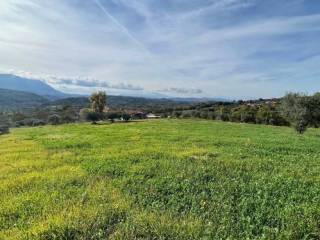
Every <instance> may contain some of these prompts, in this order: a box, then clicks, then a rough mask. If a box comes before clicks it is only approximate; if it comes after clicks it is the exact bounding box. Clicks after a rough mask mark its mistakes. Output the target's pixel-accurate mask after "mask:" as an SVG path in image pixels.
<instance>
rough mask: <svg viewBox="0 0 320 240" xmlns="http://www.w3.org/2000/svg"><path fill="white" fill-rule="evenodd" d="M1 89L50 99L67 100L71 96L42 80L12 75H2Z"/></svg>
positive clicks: (0, 79)
mask: <svg viewBox="0 0 320 240" xmlns="http://www.w3.org/2000/svg"><path fill="white" fill-rule="evenodd" d="M0 88H2V89H8V90H15V91H24V92H30V93H34V94H37V95H40V96H45V97H47V98H49V99H52V98H53V99H57V98H65V97H68V96H69V95H68V94H66V93H63V92H60V91H58V90H56V89H54V88H53V87H51V86H49V85H48V84H46V83H44V82H42V81H40V80H33V79H27V78H22V77H18V76H15V75H12V74H0Z"/></svg>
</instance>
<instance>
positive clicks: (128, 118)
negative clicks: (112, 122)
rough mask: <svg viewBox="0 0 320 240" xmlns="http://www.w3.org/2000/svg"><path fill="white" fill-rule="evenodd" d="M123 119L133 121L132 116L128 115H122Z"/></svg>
mask: <svg viewBox="0 0 320 240" xmlns="http://www.w3.org/2000/svg"><path fill="white" fill-rule="evenodd" d="M122 119H123V120H124V121H126V122H128V121H129V120H130V119H131V116H130V115H129V114H127V113H124V114H122Z"/></svg>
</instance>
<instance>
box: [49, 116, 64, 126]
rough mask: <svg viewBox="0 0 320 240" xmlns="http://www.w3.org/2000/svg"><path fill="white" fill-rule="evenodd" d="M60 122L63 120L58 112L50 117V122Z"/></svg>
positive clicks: (53, 123)
mask: <svg viewBox="0 0 320 240" xmlns="http://www.w3.org/2000/svg"><path fill="white" fill-rule="evenodd" d="M60 122H61V118H60V116H59V115H58V114H53V115H51V116H49V118H48V123H50V124H52V125H58V124H59V123H60Z"/></svg>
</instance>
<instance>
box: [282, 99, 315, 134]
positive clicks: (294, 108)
mask: <svg viewBox="0 0 320 240" xmlns="http://www.w3.org/2000/svg"><path fill="white" fill-rule="evenodd" d="M307 106H308V96H306V95H304V94H299V93H288V94H287V95H286V96H285V97H284V98H283V99H282V101H281V105H280V111H281V114H282V116H283V117H284V118H285V119H287V120H288V122H290V124H291V126H293V127H294V129H295V130H296V131H297V132H298V133H300V134H303V133H304V132H305V131H306V130H307V128H308V125H309V121H310V111H308V108H307Z"/></svg>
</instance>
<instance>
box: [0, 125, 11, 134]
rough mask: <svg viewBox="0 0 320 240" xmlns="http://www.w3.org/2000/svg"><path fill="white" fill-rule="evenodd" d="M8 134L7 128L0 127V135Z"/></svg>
mask: <svg viewBox="0 0 320 240" xmlns="http://www.w3.org/2000/svg"><path fill="white" fill-rule="evenodd" d="M7 133H9V126H0V135H2V134H7Z"/></svg>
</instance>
